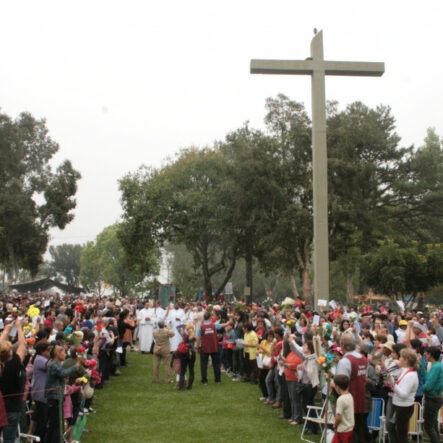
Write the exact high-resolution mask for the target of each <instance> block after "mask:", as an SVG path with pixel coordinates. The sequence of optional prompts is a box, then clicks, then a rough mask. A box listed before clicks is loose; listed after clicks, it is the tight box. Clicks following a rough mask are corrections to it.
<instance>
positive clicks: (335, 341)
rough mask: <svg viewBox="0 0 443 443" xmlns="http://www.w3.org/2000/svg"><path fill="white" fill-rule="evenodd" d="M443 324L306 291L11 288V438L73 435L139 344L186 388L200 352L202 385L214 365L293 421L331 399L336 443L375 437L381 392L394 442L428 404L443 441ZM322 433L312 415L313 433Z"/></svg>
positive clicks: (6, 345)
mask: <svg viewBox="0 0 443 443" xmlns="http://www.w3.org/2000/svg"><path fill="white" fill-rule="evenodd" d="M442 324H443V312H442V311H441V309H438V308H435V309H434V310H433V311H432V312H430V311H428V310H426V311H423V312H421V311H417V310H414V309H406V310H405V309H398V307H397V309H393V308H392V307H390V306H388V305H378V306H375V307H374V306H373V307H371V306H369V305H362V306H359V307H357V306H351V305H344V304H343V305H341V304H339V303H335V302H334V303H331V304H330V305H329V306H328V307H327V309H326V307H324V308H321V309H320V308H318V311H314V310H313V309H311V308H310V307H309V306H307V305H305V303H304V302H303V301H302V300H301V299H300V298H297V299H296V300H295V302H291V303H289V304H284V305H277V304H273V305H272V304H271V305H265V304H263V305H260V304H251V305H246V304H245V303H242V302H231V303H228V302H220V303H218V304H216V305H206V304H205V303H204V302H186V301H184V300H182V301H177V302H175V303H171V304H170V305H169V306H167V307H166V308H164V307H162V306H160V304H159V302H158V300H149V299H146V300H144V301H143V302H140V301H139V300H138V299H136V298H134V299H129V298H128V299H125V298H113V297H105V298H100V299H97V298H93V297H85V296H71V295H66V296H63V297H61V296H59V295H55V296H54V295H49V294H43V293H40V292H39V293H36V294H30V293H28V294H18V293H11V294H8V295H4V296H3V297H2V301H1V302H0V330H1V331H2V332H1V336H0V371H1V372H0V393H1V397H0V426H1V427H2V437H3V441H4V442H5V443H9V442H14V441H15V437H16V434H17V431H18V429H19V427H20V430H21V432H28V433H30V434H32V435H36V436H38V437H40V439H41V441H42V442H49V443H52V442H60V437H61V436H63V438H64V440H65V441H72V442H74V441H75V439H76V437H75V436H74V434H73V429H74V428H75V425H76V423H77V422H78V420H79V417H82V415H84V414H90V413H94V412H95V411H94V409H93V398H94V390H95V389H102V388H103V387H105V386H106V385H107V383H108V382H109V380H110V379H111V377H112V376H116V375H119V373H120V371H119V367H122V366H126V365H127V364H128V363H127V352H129V351H130V350H132V351H135V350H137V351H139V352H141V353H144V354H147V353H152V354H153V380H152V382H153V383H160V382H161V381H160V372H163V376H164V380H165V382H166V383H168V384H174V385H175V387H176V389H177V390H178V391H184V390H191V389H192V388H193V384H194V382H195V370H194V369H195V363H196V361H197V360H199V363H200V374H201V380H200V381H201V383H202V384H203V385H207V384H209V382H210V380H209V379H210V378H211V377H210V376H208V367H210V365H211V366H212V371H213V375H214V379H213V381H214V383H216V384H219V383H221V382H222V373H225V374H226V376H227V377H226V378H223V381H230V380H232V382H243V383H251V384H254V385H257V388H258V390H259V396H260V400H261V401H262V402H263V405H264V407H269V408H273V409H275V410H278V411H280V415H279V418H281V419H286V420H287V421H288V425H289V426H295V427H296V426H300V425H302V424H303V422H304V417H305V416H306V414H307V411H308V406H310V405H313V404H316V403H317V404H318V403H319V404H324V405H331V407H332V409H333V411H334V414H335V421H334V422H333V423H331V427H332V428H333V429H334V431H335V436H334V439H335V441H336V442H350V441H359V442H361V443H364V442H371V441H375V440H374V439H375V438H376V437H377V435H376V434H375V433H371V430H370V429H368V425H367V416H368V413H370V409H371V404H372V401H371V400H372V399H373V398H381V399H383V401H384V405H385V410H384V411H382V413H383V415H384V416H385V417H386V419H385V423H386V428H387V432H388V433H389V439H390V442H391V443H396V442H398V443H404V442H406V441H407V435H408V423H409V419H410V417H411V416H412V414H413V407H414V403H416V402H418V403H420V404H421V405H423V410H424V428H425V430H426V432H427V434H428V435H429V438H430V440H431V442H432V443H435V442H439V433H440V429H439V420H438V414H439V410H440V408H441V406H442V391H443V369H442V368H443V366H442V364H441V349H442V343H443V327H442ZM198 357H199V358H198ZM160 364H161V365H162V367H163V370H162V371H161V369H160ZM28 412H29V413H28ZM318 431H319V429H318V425H317V424H316V423H315V422H314V421H309V420H308V421H307V426H306V429H305V433H307V434H316V433H318Z"/></svg>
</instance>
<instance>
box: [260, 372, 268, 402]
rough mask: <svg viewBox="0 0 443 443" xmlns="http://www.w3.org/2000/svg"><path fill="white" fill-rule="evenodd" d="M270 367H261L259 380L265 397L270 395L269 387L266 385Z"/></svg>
mask: <svg viewBox="0 0 443 443" xmlns="http://www.w3.org/2000/svg"><path fill="white" fill-rule="evenodd" d="M268 373H269V369H265V368H263V369H259V374H258V382H259V383H260V389H261V393H262V396H263V397H266V398H267V397H268V388H267V386H266V377H267V376H268Z"/></svg>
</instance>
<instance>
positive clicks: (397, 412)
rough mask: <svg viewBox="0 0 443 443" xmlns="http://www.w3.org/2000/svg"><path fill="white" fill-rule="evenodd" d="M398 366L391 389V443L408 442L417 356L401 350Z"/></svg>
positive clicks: (415, 386)
mask: <svg viewBox="0 0 443 443" xmlns="http://www.w3.org/2000/svg"><path fill="white" fill-rule="evenodd" d="M398 366H399V367H400V369H401V372H400V374H399V376H398V378H397V380H396V381H395V382H394V383H393V388H392V390H393V392H394V396H393V398H392V405H393V409H394V415H393V417H392V419H391V421H390V422H389V423H388V431H389V438H390V441H391V443H403V442H406V441H408V424H409V419H410V418H411V417H412V414H413V412H414V401H415V394H416V392H417V388H418V375H417V368H418V359H417V354H416V353H415V352H414V351H413V350H412V349H402V350H401V351H400V359H399V361H398Z"/></svg>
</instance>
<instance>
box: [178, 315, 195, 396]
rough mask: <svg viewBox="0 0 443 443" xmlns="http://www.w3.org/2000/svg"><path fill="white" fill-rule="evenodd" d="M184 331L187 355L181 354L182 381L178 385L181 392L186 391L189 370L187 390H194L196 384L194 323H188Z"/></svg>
mask: <svg viewBox="0 0 443 443" xmlns="http://www.w3.org/2000/svg"><path fill="white" fill-rule="evenodd" d="M184 329H185V332H184V333H183V342H184V343H185V345H186V353H183V354H180V359H181V362H180V380H179V383H178V389H179V390H180V391H182V390H184V389H185V376H186V371H187V369H188V368H189V377H188V386H187V389H188V390H190V389H192V384H193V383H194V365H195V342H196V336H195V330H194V325H193V323H188V324H187V325H186V326H185V328H184Z"/></svg>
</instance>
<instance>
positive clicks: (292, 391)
mask: <svg viewBox="0 0 443 443" xmlns="http://www.w3.org/2000/svg"><path fill="white" fill-rule="evenodd" d="M286 385H287V387H288V394H289V400H290V402H291V419H292V420H294V421H296V422H298V423H301V422H302V421H303V418H302V402H301V400H302V397H301V395H302V393H301V385H300V383H299V382H298V381H286Z"/></svg>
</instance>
